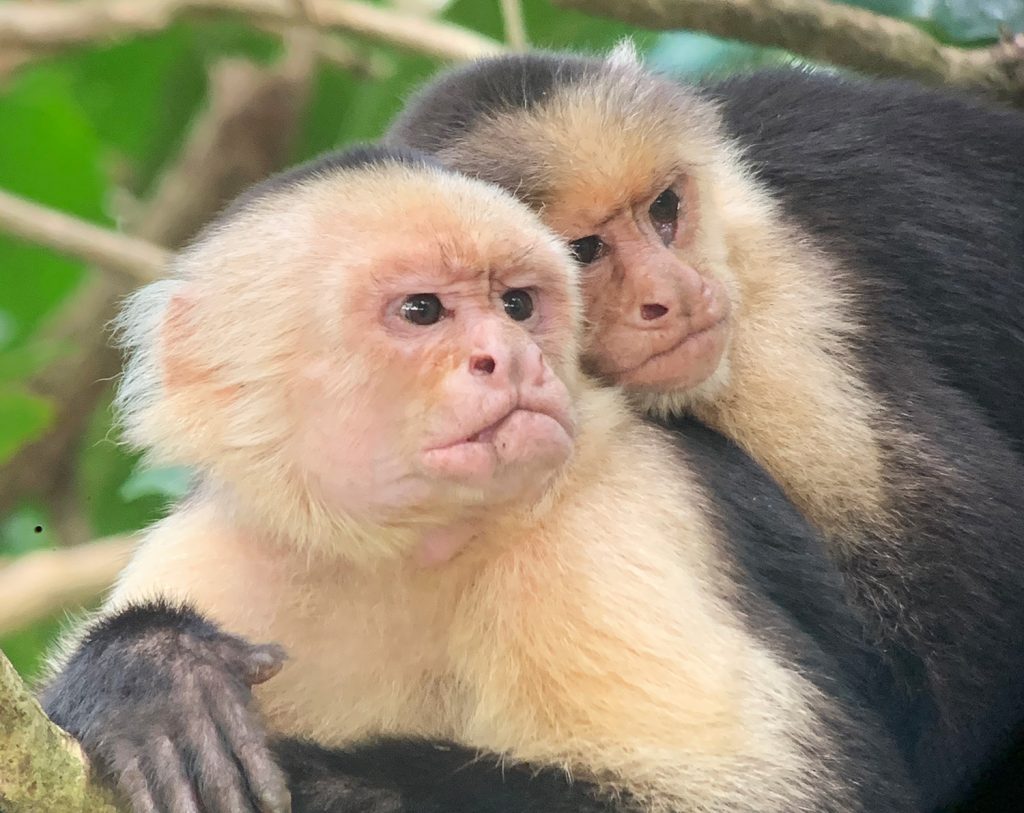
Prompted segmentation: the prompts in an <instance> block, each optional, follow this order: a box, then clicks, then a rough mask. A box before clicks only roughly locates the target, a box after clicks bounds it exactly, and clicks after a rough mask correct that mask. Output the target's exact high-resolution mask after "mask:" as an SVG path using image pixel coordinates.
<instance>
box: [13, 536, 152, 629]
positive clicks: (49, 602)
mask: <svg viewBox="0 0 1024 813" xmlns="http://www.w3.org/2000/svg"><path fill="white" fill-rule="evenodd" d="M136 541H137V540H136V539H135V538H134V537H130V536H112V537H108V538H106V539H100V540H97V541H96V542H89V543H88V544H85V545H76V546H74V547H70V548H58V549H57V550H44V551H36V552H35V553H27V554H25V555H24V556H19V557H18V558H17V559H12V560H11V561H10V562H7V563H5V562H4V561H3V560H2V559H0V636H2V635H6V634H7V633H10V632H14V631H15V630H19V629H22V628H24V627H27V626H29V625H30V624H32V623H33V622H35V621H39V620H42V619H44V618H49V617H51V616H53V615H55V614H56V613H59V612H61V611H63V610H75V609H78V608H79V607H81V606H82V605H84V604H90V603H91V602H93V601H95V600H96V599H97V598H99V596H100V595H102V593H103V592H104V591H105V590H106V589H107V588H109V587H110V585H111V584H113V583H114V579H115V577H116V576H117V574H118V573H119V572H120V571H121V568H122V567H124V565H125V564H126V563H127V562H128V557H129V556H130V554H131V552H132V549H133V548H134V546H135V543H136Z"/></svg>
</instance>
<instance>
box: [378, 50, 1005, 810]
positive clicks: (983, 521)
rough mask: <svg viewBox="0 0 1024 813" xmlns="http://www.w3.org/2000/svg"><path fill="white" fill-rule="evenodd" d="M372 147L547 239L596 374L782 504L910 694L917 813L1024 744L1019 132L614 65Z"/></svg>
mask: <svg viewBox="0 0 1024 813" xmlns="http://www.w3.org/2000/svg"><path fill="white" fill-rule="evenodd" d="M387 141H388V142H389V143H392V144H404V145H409V146H412V147H415V148H418V149H421V150H425V151H427V152H430V153H431V154H434V155H436V156H437V157H438V158H439V159H440V160H442V161H443V162H444V163H445V164H446V165H448V166H450V167H452V168H455V169H458V170H460V171H463V172H466V173H469V174H471V175H474V176H476V177H479V178H482V179H485V180H489V181H492V182H495V183H497V184H499V185H500V186H502V187H504V188H505V189H507V190H509V191H510V192H512V193H514V194H516V195H517V196H519V197H520V198H521V199H522V200H524V201H526V202H527V203H529V204H530V205H531V206H533V207H534V208H535V209H536V210H537V211H538V212H540V214H541V215H542V218H543V220H544V221H545V223H546V224H547V225H548V226H550V227H552V228H553V229H554V230H555V231H556V232H558V233H560V234H561V235H563V237H564V239H565V240H566V242H567V243H568V244H569V245H570V246H571V248H572V251H573V252H574V254H575V257H576V259H577V261H578V264H579V276H580V279H581V283H582V286H583V296H584V300H585V306H586V308H585V309H586V319H587V322H588V325H589V328H588V330H587V332H586V334H585V336H584V339H583V344H582V354H583V361H584V364H585V366H586V367H587V368H588V369H590V370H591V371H593V372H595V373H596V374H598V375H599V376H601V377H603V378H605V379H606V380H608V381H610V382H614V383H618V384H621V385H622V386H623V387H625V388H626V389H628V390H629V392H630V393H631V395H632V397H633V400H634V401H635V402H636V403H638V404H639V405H640V406H641V407H642V408H643V409H644V410H645V411H646V412H647V413H648V414H649V415H650V416H652V417H653V418H655V419H657V420H658V421H660V422H663V423H665V424H667V425H668V426H674V425H677V422H678V420H679V416H681V415H683V414H689V415H693V416H696V417H697V418H698V419H699V420H700V421H702V422H703V423H705V424H706V425H708V426H710V427H713V428H715V429H717V430H719V431H721V432H722V433H724V434H725V435H727V436H729V437H730V438H732V439H733V440H735V441H736V442H737V443H739V444H740V445H741V446H742V447H743V448H744V449H745V450H746V451H747V452H749V453H750V454H751V455H752V456H753V457H754V459H756V460H757V461H758V462H759V463H761V464H762V465H763V466H765V467H766V468H767V469H768V470H769V471H770V472H771V473H772V474H773V475H774V476H775V477H776V478H777V479H778V481H779V482H780V483H781V484H782V486H783V487H784V488H785V491H786V493H787V494H788V496H789V497H790V498H791V499H792V500H793V501H794V502H795V503H796V505H798V506H799V507H800V509H802V511H803V512H804V513H805V514H806V516H807V517H809V518H810V519H811V520H812V521H813V523H814V524H815V525H816V526H817V527H818V528H819V529H820V530H821V531H822V532H824V534H825V536H826V538H827V541H828V544H829V548H830V550H831V553H832V555H833V557H834V560H835V561H836V562H837V563H838V565H839V567H840V568H841V570H842V572H843V574H844V577H845V584H846V590H847V591H848V593H849V595H850V596H851V597H852V600H853V602H854V603H855V605H856V606H857V607H859V610H860V613H861V616H862V618H863V620H864V622H865V624H866V625H867V627H868V629H869V631H870V633H869V635H870V638H869V640H870V641H871V643H872V644H873V645H875V646H878V647H879V648H880V649H881V650H882V651H883V652H884V653H885V655H886V658H887V661H888V664H889V668H890V669H891V671H892V673H893V675H894V677H895V679H896V681H897V682H898V685H900V686H902V701H901V702H900V703H899V704H898V705H897V708H896V709H895V710H894V714H893V715H892V716H891V717H890V718H889V721H890V723H891V724H892V725H893V726H894V727H895V729H896V730H897V732H899V734H900V740H901V743H902V745H903V748H904V751H905V753H906V754H907V755H908V759H909V761H910V764H911V766H912V770H913V774H914V776H915V777H916V779H917V781H918V783H919V784H920V786H921V787H922V789H923V792H924V797H925V802H926V808H927V809H935V808H939V807H941V806H943V805H947V804H950V803H952V802H954V801H956V800H958V799H961V798H963V795H964V793H965V792H966V791H967V789H968V788H969V787H970V786H971V784H972V783H973V782H975V781H976V780H977V779H978V777H979V776H980V775H981V774H982V772H983V770H984V768H985V766H986V765H988V764H990V763H991V762H992V760H993V759H994V758H995V757H996V755H997V754H999V752H1000V750H1001V749H1003V748H1005V747H1006V746H1007V743H1008V741H1009V739H1010V738H1011V736H1012V732H1013V730H1014V728H1015V727H1017V726H1020V724H1021V721H1022V720H1024V677H1022V676H1024V634H1022V630H1024V466H1022V462H1021V457H1020V455H1019V454H1016V453H1015V452H1014V448H1016V451H1017V452H1020V451H1021V450H1022V449H1024V445H1022V438H1024V399H1022V398H1021V384H1022V382H1024V214H1022V213H1024V161H1022V160H1021V158H1022V145H1024V118H1022V117H1021V116H1020V115H1019V114H1017V113H1015V112H1010V111H1005V110H995V109H990V108H988V107H985V106H983V105H982V104H980V103H975V102H971V101H966V100H962V99H959V98H955V97H952V96H948V95H944V94H942V93H938V92H933V91H927V90H923V89H920V88H918V87H916V86H914V85H911V84H908V83H902V82H874V83H869V82H864V81H859V80H854V79H849V78H841V77H837V76H832V75H827V74H823V73H807V72H802V71H775V72H768V73H762V74H755V75H751V76H745V77H738V78H734V79H730V80H728V81H725V82H722V83H720V84H714V85H709V86H707V87H688V86H685V85H682V84H680V83H677V82H675V81H671V80H669V79H667V78H663V77H660V76H657V75H656V74H654V73H652V72H650V71H648V70H646V69H645V68H644V67H643V66H642V65H640V64H639V62H638V61H637V59H636V57H635V55H634V54H633V53H632V51H631V49H629V48H628V47H627V48H622V49H619V50H618V51H617V52H615V53H614V54H613V55H612V56H611V57H610V58H609V59H606V60H598V59H587V58H580V57H575V56H561V55H552V54H530V55H519V56H511V57H502V58H497V59H490V60H484V61H480V62H477V63H475V64H471V65H469V66H465V67H460V68H457V69H455V70H453V71H451V72H449V73H446V74H444V75H443V76H441V77H440V78H439V79H438V80H436V81H435V82H434V83H432V84H431V85H429V86H428V87H427V88H426V89H424V90H423V91H422V92H420V93H419V95H417V96H416V97H415V98H414V99H413V100H412V101H411V103H410V104H409V105H408V107H407V109H406V110H405V111H404V112H403V113H402V114H401V115H400V116H399V118H398V119H397V121H396V122H395V124H394V125H393V127H392V129H391V131H390V134H389V136H388V138H387ZM645 457H646V455H645V453H643V452H638V453H637V455H636V458H635V459H636V461H637V465H641V463H642V461H644V460H645Z"/></svg>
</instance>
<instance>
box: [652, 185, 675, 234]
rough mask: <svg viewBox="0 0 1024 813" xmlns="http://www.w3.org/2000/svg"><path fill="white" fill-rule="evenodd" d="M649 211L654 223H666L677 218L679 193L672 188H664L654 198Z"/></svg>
mask: <svg viewBox="0 0 1024 813" xmlns="http://www.w3.org/2000/svg"><path fill="white" fill-rule="evenodd" d="M647 211H648V212H650V215H651V221H652V222H653V223H654V225H656V226H657V225H667V224H669V223H675V222H676V220H678V219H679V195H677V194H676V193H675V192H674V191H673V190H672V189H666V190H665V191H664V192H662V193H661V194H660V195H658V197H656V198H655V199H654V203H652V204H651V208H650V209H648V210H647Z"/></svg>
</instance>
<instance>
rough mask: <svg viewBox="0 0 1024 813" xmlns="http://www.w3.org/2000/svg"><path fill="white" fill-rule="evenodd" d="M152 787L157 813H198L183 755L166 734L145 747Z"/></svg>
mask: <svg viewBox="0 0 1024 813" xmlns="http://www.w3.org/2000/svg"><path fill="white" fill-rule="evenodd" d="M148 752H149V762H150V766H149V770H148V771H147V773H149V775H150V779H151V782H152V786H153V787H154V789H155V790H156V799H157V802H158V804H159V808H158V809H159V810H160V813H200V811H201V808H200V807H199V803H198V801H197V800H196V793H195V789H194V787H193V785H192V782H191V781H190V780H189V776H188V771H187V770H186V769H185V760H184V756H183V754H182V753H181V752H180V751H179V750H178V748H177V746H175V744H174V743H173V742H171V740H170V739H169V738H168V737H158V738H157V739H156V740H155V741H154V742H153V743H152V744H151V747H150V748H149V749H148Z"/></svg>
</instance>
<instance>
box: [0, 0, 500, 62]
mask: <svg viewBox="0 0 1024 813" xmlns="http://www.w3.org/2000/svg"><path fill="white" fill-rule="evenodd" d="M303 7H304V9H305V12H306V13H307V14H308V16H309V18H310V19H312V20H314V21H315V23H316V26H317V27H318V28H320V29H331V30H338V31H346V32H349V33H352V34H358V35H360V36H364V37H368V38H370V39H373V40H377V41H380V42H384V43H387V44H390V45H394V46H397V47H400V48H406V49H409V50H413V51H419V52H421V53H426V54H429V55H431V56H435V57H439V58H441V59H453V60H461V59H473V58H475V57H480V56H486V55H489V54H495V53H500V52H501V51H502V50H504V49H503V46H502V45H501V44H500V43H498V42H495V41H494V40H492V39H489V38H488V37H484V36H482V35H480V34H477V33H475V32H473V31H470V30H468V29H465V28H461V27H460V26H457V25H452V24H450V23H445V22H440V21H437V20H429V19H424V18H422V17H419V16H417V15H414V14H408V13H404V12H400V11H396V10H394V9H389V8H385V7H381V6H371V5H369V4H367V3H360V2H352V1H351V0H304V3H303ZM196 12H205V13H213V14H234V15H244V16H245V17H246V18H248V19H249V20H254V21H259V22H263V23H266V22H271V23H289V24H294V23H295V22H296V21H297V9H296V5H295V0H76V2H73V3H66V2H57V1H56V0H48V1H47V2H37V3H26V2H8V3H0V49H4V50H6V49H22V50H24V49H29V50H31V49H36V48H43V49H48V50H52V49H57V48H69V47H74V46H79V45H85V44H89V43H94V42H105V41H110V40H115V39H122V38H125V37H130V36H135V35H138V34H145V33H151V32H154V31H160V30H162V29H164V28H166V27H167V26H169V25H170V24H171V23H172V22H174V21H175V20H176V19H178V18H179V17H181V16H183V15H185V14H190V13H196Z"/></svg>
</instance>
